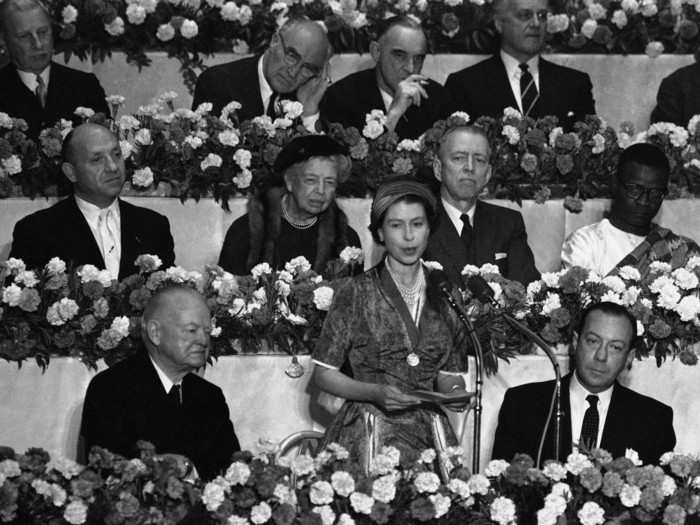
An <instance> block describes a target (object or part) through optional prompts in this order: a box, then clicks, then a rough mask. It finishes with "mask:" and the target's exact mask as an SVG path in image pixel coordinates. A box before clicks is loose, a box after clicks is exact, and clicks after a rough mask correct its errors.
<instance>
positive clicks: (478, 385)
mask: <svg viewBox="0 0 700 525" xmlns="http://www.w3.org/2000/svg"><path fill="white" fill-rule="evenodd" d="M428 286H432V287H435V288H437V289H438V290H440V293H441V294H442V295H443V296H444V298H445V300H447V303H448V304H449V305H450V307H451V308H452V309H453V310H454V311H455V313H456V314H457V317H458V318H459V320H460V321H461V322H462V324H463V325H464V327H465V328H466V330H467V334H468V335H469V339H470V340H471V343H472V347H473V348H474V360H475V361H476V382H475V388H474V401H475V404H474V440H473V442H472V472H474V473H476V472H479V455H480V453H481V411H482V400H481V399H482V389H483V383H484V351H483V349H482V348H481V341H479V338H478V337H477V336H476V333H474V326H473V325H472V322H471V321H470V320H469V315H467V312H466V311H465V310H464V307H463V306H462V304H461V301H460V303H458V302H457V301H456V300H455V297H454V295H452V289H453V286H452V284H451V282H450V280H449V279H448V277H447V274H446V273H445V272H444V271H442V270H432V271H431V272H430V273H428ZM466 423H467V419H466V418H464V420H463V421H462V432H460V435H463V434H464V427H465V426H466Z"/></svg>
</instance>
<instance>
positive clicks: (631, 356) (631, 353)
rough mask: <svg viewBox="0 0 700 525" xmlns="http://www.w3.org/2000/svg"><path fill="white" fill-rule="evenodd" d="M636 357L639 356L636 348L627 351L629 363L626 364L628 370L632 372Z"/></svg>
mask: <svg viewBox="0 0 700 525" xmlns="http://www.w3.org/2000/svg"><path fill="white" fill-rule="evenodd" d="M635 355H637V351H636V350H635V349H634V348H630V349H629V350H627V363H626V364H625V366H626V367H627V370H632V362H633V361H634V356H635Z"/></svg>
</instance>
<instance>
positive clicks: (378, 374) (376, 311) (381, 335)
mask: <svg viewBox="0 0 700 525" xmlns="http://www.w3.org/2000/svg"><path fill="white" fill-rule="evenodd" d="M424 271H426V272H427V271H428V270H427V269H426V270H424ZM426 281H427V279H426ZM426 295H427V302H426V304H425V305H424V306H423V308H422V311H421V314H420V319H419V322H418V326H417V327H416V324H415V323H414V320H413V319H412V318H411V316H410V314H409V311H408V308H407V307H406V303H405V302H404V300H403V298H402V297H401V295H400V293H399V291H398V289H397V287H396V285H395V284H394V281H393V279H392V278H391V276H390V275H389V272H388V271H387V269H386V267H385V266H384V264H383V263H382V264H380V265H378V266H376V267H375V268H372V269H371V270H369V271H367V272H365V273H364V274H362V275H359V276H357V277H355V278H353V279H352V280H351V281H350V282H349V283H348V285H347V286H345V287H343V288H341V289H340V290H338V291H337V292H336V294H335V298H334V302H333V305H332V306H331V309H330V311H329V312H328V316H327V318H326V321H325V323H324V325H323V330H322V332H321V336H320V337H319V339H318V341H317V344H316V348H315V350H314V353H313V358H314V361H315V362H316V363H317V364H318V365H321V366H326V367H329V368H334V369H341V368H342V369H343V371H346V370H349V372H350V375H352V377H353V378H354V379H356V380H358V381H364V382H368V383H380V384H387V385H393V386H396V387H398V388H400V389H401V390H403V391H405V392H410V391H411V390H415V389H424V390H434V389H435V380H436V378H437V376H438V372H439V371H444V372H455V373H458V372H464V371H466V351H467V348H466V346H465V345H466V340H467V338H466V333H465V331H464V330H463V328H462V326H461V324H460V323H459V321H458V319H457V317H456V315H455V314H454V313H453V312H452V311H451V310H450V309H449V306H448V305H447V303H446V302H445V301H444V300H442V299H441V298H440V295H439V291H437V290H433V289H431V288H430V286H429V285H428V290H427V294H426ZM409 355H410V356H411V359H408V358H409ZM416 356H417V357H418V363H417V364H416V363H415V357H416ZM409 361H411V362H412V363H413V364H414V365H415V366H411V365H410V364H409ZM332 442H336V443H340V444H341V445H343V446H344V447H345V448H347V449H348V451H349V452H350V457H351V458H353V459H354V460H355V461H356V462H357V463H358V466H359V467H360V468H362V470H363V471H364V472H368V471H369V467H370V465H371V461H372V458H373V457H374V456H375V454H376V453H378V452H379V451H380V449H381V447H382V446H385V445H391V446H394V447H396V448H398V449H399V451H400V452H401V463H402V464H411V463H412V462H414V461H415V460H416V458H417V456H418V455H419V454H420V452H421V451H423V450H424V449H427V448H434V449H435V450H436V451H437V452H438V453H439V452H440V451H441V450H444V449H445V448H446V447H447V446H452V445H457V439H456V437H455V434H454V432H453V431H452V429H451V427H450V425H449V422H448V420H447V418H446V416H445V415H444V413H443V412H442V410H441V409H440V408H438V407H435V406H432V405H427V404H426V405H421V406H419V407H412V408H410V409H407V410H403V411H398V412H385V411H383V410H382V409H381V408H380V407H378V406H376V405H374V404H372V403H367V402H360V401H350V400H348V401H346V402H345V404H344V405H343V407H342V408H341V410H340V412H339V413H338V414H337V415H336V417H335V419H334V420H333V422H332V423H331V424H330V426H329V427H328V429H327V430H326V435H325V441H324V444H328V443H332ZM438 457H439V454H438Z"/></svg>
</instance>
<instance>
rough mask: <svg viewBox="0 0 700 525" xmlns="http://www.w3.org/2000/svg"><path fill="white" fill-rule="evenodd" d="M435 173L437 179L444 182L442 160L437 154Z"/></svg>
mask: <svg viewBox="0 0 700 525" xmlns="http://www.w3.org/2000/svg"><path fill="white" fill-rule="evenodd" d="M433 175H435V178H436V179H437V180H439V181H440V182H442V161H441V160H440V157H438V156H437V155H435V156H434V157H433Z"/></svg>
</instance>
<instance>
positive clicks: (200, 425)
mask: <svg viewBox="0 0 700 525" xmlns="http://www.w3.org/2000/svg"><path fill="white" fill-rule="evenodd" d="M211 326H212V325H211V316H210V313H209V307H208V306H207V304H206V301H205V300H204V298H203V297H202V296H201V295H200V294H199V293H198V292H197V291H196V290H193V289H191V288H187V287H185V286H172V285H171V286H169V287H164V288H161V289H160V290H158V291H157V292H156V293H155V295H154V296H153V297H152V298H151V299H150V301H149V303H148V305H147V306H146V309H145V310H144V312H143V321H142V325H141V329H142V332H141V334H142V338H143V345H144V347H145V348H141V349H138V350H137V352H136V354H134V355H132V356H131V357H129V358H127V359H125V360H123V361H121V362H119V363H117V364H115V365H113V366H112V367H110V368H108V369H107V370H104V371H102V372H100V373H99V374H97V375H96V376H95V377H94V378H93V379H92V381H90V385H89V386H88V389H87V393H86V394H85V405H84V406H83V420H82V429H81V436H82V437H83V438H84V439H85V445H86V446H87V450H88V451H89V450H90V448H91V447H93V446H95V445H97V446H100V447H104V448H106V449H108V450H110V451H112V452H116V453H117V454H121V455H123V456H126V457H134V456H136V455H137V454H138V449H137V447H136V443H137V441H139V440H145V441H149V442H151V443H153V445H155V447H156V451H157V452H160V453H173V454H182V455H184V456H187V457H188V458H189V459H191V460H192V462H193V463H194V465H195V467H196V468H197V471H198V473H199V475H200V476H201V477H202V478H204V479H211V478H213V477H215V476H216V475H217V474H219V473H221V472H222V471H223V470H225V469H226V467H228V465H229V464H230V462H231V455H232V454H233V453H234V452H236V451H238V450H240V446H239V444H238V439H237V438H236V434H235V433H234V431H233V425H232V424H231V420H230V419H229V411H228V406H227V405H226V399H225V398H224V395H223V393H222V392H221V389H220V388H219V387H217V386H216V385H213V384H212V383H210V382H208V381H206V380H205V379H202V378H201V377H199V376H198V375H196V374H194V373H191V372H195V371H196V370H197V369H199V368H201V367H203V366H204V365H205V364H206V362H207V357H208V356H209V337H210V334H209V333H210V331H211Z"/></svg>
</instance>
